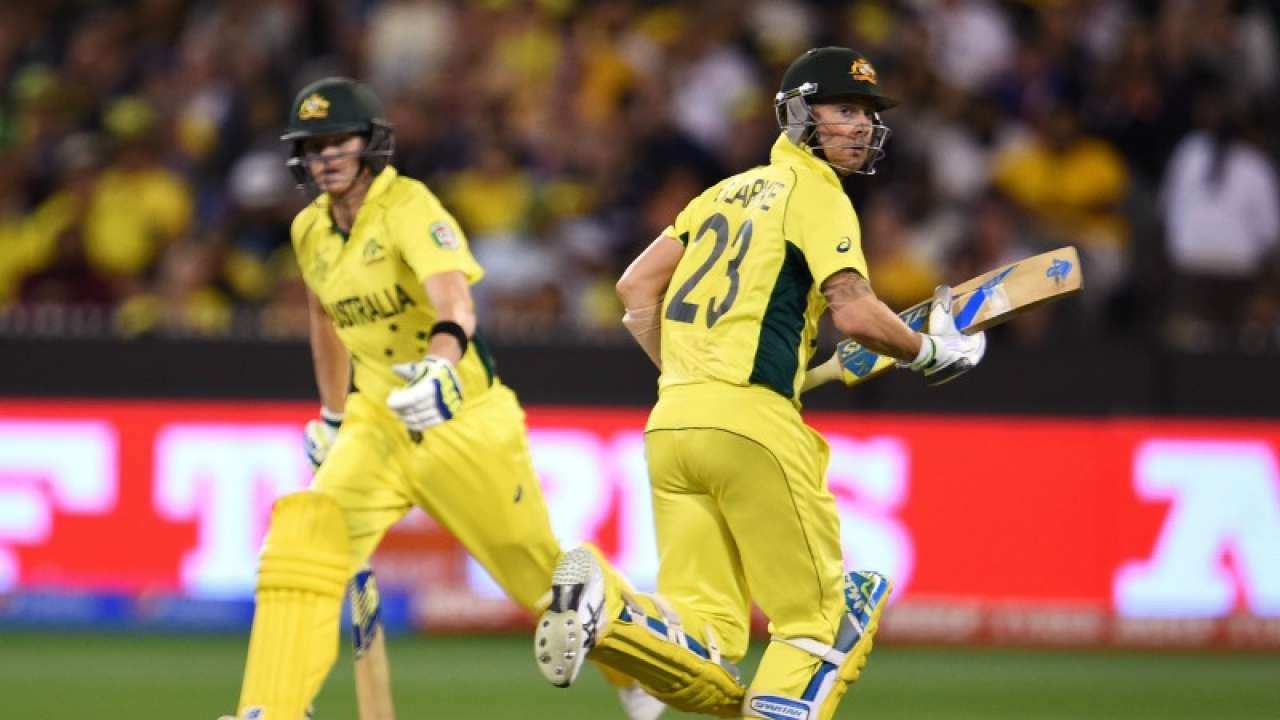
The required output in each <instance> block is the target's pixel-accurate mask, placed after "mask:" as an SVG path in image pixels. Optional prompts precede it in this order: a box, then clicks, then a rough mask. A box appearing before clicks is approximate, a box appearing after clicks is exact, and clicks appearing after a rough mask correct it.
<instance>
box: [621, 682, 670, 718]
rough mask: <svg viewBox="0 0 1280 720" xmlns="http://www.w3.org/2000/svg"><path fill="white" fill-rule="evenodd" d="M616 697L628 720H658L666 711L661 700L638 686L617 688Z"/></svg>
mask: <svg viewBox="0 0 1280 720" xmlns="http://www.w3.org/2000/svg"><path fill="white" fill-rule="evenodd" d="M618 697H619V698H620V699H621V700H622V709H623V710H626V711H627V718H628V719H629V720H658V717H659V716H660V715H662V711H663V710H666V709H667V706H666V705H665V704H663V702H662V701H661V700H659V699H658V698H656V697H654V696H652V695H650V694H649V693H648V692H647V691H646V690H645V689H644V688H642V687H640V686H639V685H632V686H631V687H624V688H618Z"/></svg>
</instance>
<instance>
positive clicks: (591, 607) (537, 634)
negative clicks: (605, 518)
mask: <svg viewBox="0 0 1280 720" xmlns="http://www.w3.org/2000/svg"><path fill="white" fill-rule="evenodd" d="M607 622H608V618H606V617H604V571H603V570H601V568H600V562H599V561H598V560H596V556H595V555H594V554H592V552H591V551H590V550H588V549H587V548H584V547H577V548H574V549H572V550H570V551H569V552H567V553H565V554H564V555H563V556H562V557H561V558H560V562H558V563H556V569H555V571H554V572H552V574H551V604H550V605H549V606H548V607H547V609H546V610H545V611H543V613H542V617H540V618H538V627H537V630H535V631H534V635H533V654H534V657H535V658H536V659H537V665H538V670H540V671H541V672H542V676H543V677H545V678H546V679H547V682H549V683H551V684H552V685H555V686H556V687H569V686H570V685H572V684H573V681H574V680H576V679H577V678H578V671H579V670H581V669H582V663H583V661H585V660H586V659H587V653H588V652H590V650H591V648H593V647H595V644H596V638H597V637H598V636H599V633H600V632H601V631H602V630H604V626H605V624H606V623H607Z"/></svg>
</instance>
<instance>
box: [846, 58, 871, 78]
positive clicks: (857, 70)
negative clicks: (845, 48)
mask: <svg viewBox="0 0 1280 720" xmlns="http://www.w3.org/2000/svg"><path fill="white" fill-rule="evenodd" d="M849 74H850V75H851V76H853V79H854V80H861V81H863V82H869V83H871V84H872V85H875V84H876V69H875V68H873V67H871V62H870V61H868V60H867V59H866V58H858V59H857V60H854V61H853V64H852V65H850V66H849Z"/></svg>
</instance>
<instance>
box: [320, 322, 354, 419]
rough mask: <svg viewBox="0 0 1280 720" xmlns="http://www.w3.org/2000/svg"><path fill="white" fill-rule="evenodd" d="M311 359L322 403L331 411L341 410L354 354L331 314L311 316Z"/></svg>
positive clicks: (345, 400)
mask: <svg viewBox="0 0 1280 720" xmlns="http://www.w3.org/2000/svg"><path fill="white" fill-rule="evenodd" d="M311 361H312V365H313V367H314V369H315V373H316V388H317V389H318V390H319V392H320V404H321V405H323V406H324V407H325V408H326V409H327V410H329V411H330V412H334V413H341V412H342V409H343V408H344V407H345V406H346V404H347V389H348V388H349V387H350V386H351V356H350V354H349V353H348V352H347V348H346V346H344V345H343V344H342V341H341V340H339V339H338V334H337V333H336V332H335V331H334V329H333V325H332V323H330V322H329V320H328V318H322V319H320V320H316V319H315V318H313V319H312V325H311Z"/></svg>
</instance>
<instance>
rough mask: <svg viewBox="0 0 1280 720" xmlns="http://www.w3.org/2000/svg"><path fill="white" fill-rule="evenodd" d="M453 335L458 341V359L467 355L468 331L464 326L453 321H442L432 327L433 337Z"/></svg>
mask: <svg viewBox="0 0 1280 720" xmlns="http://www.w3.org/2000/svg"><path fill="white" fill-rule="evenodd" d="M440 334H444V335H452V336H453V339H454V340H457V341H458V357H462V356H463V355H466V354H467V343H468V342H469V341H468V339H467V331H466V330H463V329H462V326H461V325H459V324H458V323H456V322H454V321H452V320H441V321H439V322H437V323H436V324H435V325H432V326H431V337H435V336H436V335H440Z"/></svg>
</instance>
